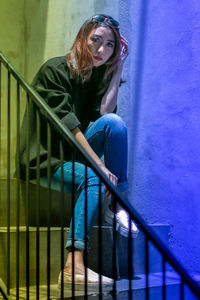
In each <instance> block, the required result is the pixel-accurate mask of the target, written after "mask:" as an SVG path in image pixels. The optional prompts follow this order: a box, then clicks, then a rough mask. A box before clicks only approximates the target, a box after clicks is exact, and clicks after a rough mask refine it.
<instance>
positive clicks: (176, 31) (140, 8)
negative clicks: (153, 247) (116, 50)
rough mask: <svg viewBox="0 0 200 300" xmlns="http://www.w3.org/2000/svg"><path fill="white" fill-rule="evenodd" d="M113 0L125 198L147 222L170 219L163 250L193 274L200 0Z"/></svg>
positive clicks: (199, 148)
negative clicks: (125, 149) (124, 131)
mask: <svg viewBox="0 0 200 300" xmlns="http://www.w3.org/2000/svg"><path fill="white" fill-rule="evenodd" d="M120 2H121V3H120V5H121V13H120V17H119V19H120V23H121V28H122V32H123V33H124V35H125V36H126V37H127V38H128V40H129V44H130V56H129V58H128V60H127V63H126V66H125V70H124V77H125V79H127V83H128V87H127V86H124V87H122V88H121V90H120V95H119V102H120V103H119V110H118V111H119V114H120V115H122V117H123V118H124V119H125V121H126V122H127V125H128V128H129V182H130V186H131V199H132V200H131V201H132V203H133V205H134V206H135V208H136V209H137V210H138V211H139V212H140V213H142V216H143V217H144V218H145V220H146V221H147V222H148V223H153V224H169V225H170V236H169V245H170V248H171V249H172V251H173V252H174V253H175V255H176V256H177V258H178V259H179V260H180V261H181V262H182V263H183V265H184V266H185V267H186V268H187V269H188V270H189V271H191V272H196V271H199V272H200V2H199V1H197V0H182V1H181V0H167V1H163V0H156V1H153V0H152V1H151V0H149V1H139V0H138V1H137V0H135V1H122V0H121V1H120ZM127 4H128V5H127ZM124 16H126V18H125V17H124ZM131 28H132V30H131ZM131 108H132V109H131Z"/></svg>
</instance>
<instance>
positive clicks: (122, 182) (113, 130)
mask: <svg viewBox="0 0 200 300" xmlns="http://www.w3.org/2000/svg"><path fill="white" fill-rule="evenodd" d="M85 137H86V139H87V140H88V142H89V144H90V146H91V147H92V148H93V150H94V151H95V152H96V154H97V155H98V156H99V157H101V156H102V155H104V160H105V165H106V167H107V168H108V169H109V170H110V171H111V172H112V173H113V174H114V175H116V176H117V177H118V188H119V190H120V191H121V192H122V194H123V195H124V196H125V198H127V194H128V182H127V151H128V149H127V148H128V147H127V128H126V125H125V123H124V122H123V120H122V119H121V118H120V117H119V116H117V115H116V114H113V113H110V114H106V115H104V116H102V117H101V118H99V119H98V120H97V121H95V122H94V123H93V124H92V125H91V126H90V127H89V128H88V129H87V130H86V132H85ZM116 208H117V213H116V229H117V230H118V231H119V232H120V233H121V234H122V235H123V236H126V237H127V236H128V235H129V225H128V224H129V221H128V220H129V216H128V214H127V213H126V212H125V211H124V210H122V207H121V206H120V205H119V204H117V205H116ZM113 219H114V202H113V200H112V201H111V204H110V205H109V203H108V209H107V210H106V212H105V220H106V221H107V222H108V223H109V224H113ZM131 232H132V235H133V237H136V236H137V234H138V232H139V231H138V228H137V226H136V225H135V224H134V222H133V221H132V225H131Z"/></svg>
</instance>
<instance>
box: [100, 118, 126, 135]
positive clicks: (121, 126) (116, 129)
mask: <svg viewBox="0 0 200 300" xmlns="http://www.w3.org/2000/svg"><path fill="white" fill-rule="evenodd" d="M103 117H104V118H105V121H106V125H107V127H109V128H110V129H111V130H112V132H113V133H120V134H123V133H124V134H126V133H127V127H126V124H125V122H124V121H123V119H122V118H121V117H120V116H118V115H116V114H114V113H109V114H106V115H104V116H103Z"/></svg>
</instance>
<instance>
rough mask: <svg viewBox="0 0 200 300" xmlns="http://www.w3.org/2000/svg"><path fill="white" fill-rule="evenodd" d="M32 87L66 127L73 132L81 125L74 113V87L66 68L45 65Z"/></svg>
mask: <svg viewBox="0 0 200 300" xmlns="http://www.w3.org/2000/svg"><path fill="white" fill-rule="evenodd" d="M32 86H33V87H34V88H35V90H36V91H37V92H38V94H39V95H40V96H41V97H42V98H43V99H44V100H45V101H46V103H47V104H48V105H49V106H50V108H51V109H52V110H53V112H54V113H55V114H56V115H57V116H58V117H59V118H60V119H61V121H62V122H63V124H64V125H65V126H66V127H68V128H69V129H70V130H73V129H74V128H76V127H78V126H79V125H80V121H79V120H78V118H77V117H76V115H75V113H74V112H73V100H72V97H71V94H72V87H71V84H70V80H69V72H68V71H67V69H65V68H64V66H62V68H57V67H55V66H54V65H48V64H45V65H44V66H43V67H42V68H41V69H40V71H39V72H38V74H37V75H36V77H35V78H34V80H33V82H32Z"/></svg>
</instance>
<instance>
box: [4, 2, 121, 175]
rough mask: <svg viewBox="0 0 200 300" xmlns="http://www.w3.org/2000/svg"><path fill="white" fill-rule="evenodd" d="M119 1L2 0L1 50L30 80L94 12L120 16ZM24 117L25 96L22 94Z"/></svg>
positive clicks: (61, 51)
mask: <svg viewBox="0 0 200 300" xmlns="http://www.w3.org/2000/svg"><path fill="white" fill-rule="evenodd" d="M118 6H119V3H118V1H106V0H103V1H88V0H56V1H55V0H18V1H16V0H0V51H2V52H3V54H4V55H5V56H6V57H7V59H8V60H9V61H10V62H11V63H12V65H13V66H14V67H15V69H16V70H17V71H18V72H19V73H20V74H21V75H22V76H23V77H24V78H25V79H26V80H27V81H28V82H29V83H30V82H31V80H32V79H33V77H34V74H35V73H36V72H37V70H38V69H39V67H40V66H41V64H42V63H43V62H44V61H46V60H47V59H49V58H51V57H54V56H59V55H65V54H66V52H67V51H68V50H69V49H70V47H71V45H72V43H73V41H74V38H75V36H76V34H77V32H78V30H79V28H80V26H81V25H82V24H83V22H84V21H85V20H86V19H87V18H88V17H90V16H91V15H93V14H96V13H107V14H111V15H112V16H114V17H116V18H117V17H118V11H119V8H118ZM2 77H3V79H2V91H1V133H0V134H1V148H0V156H1V159H0V162H1V165H0V176H1V177H7V154H8V151H7V128H8V125H7V88H6V87H7V80H6V78H7V74H6V70H5V68H3V70H2ZM11 91H12V92H11V116H12V120H11V146H10V148H11V176H12V175H13V173H14V169H15V166H14V157H15V148H16V147H15V140H16V84H15V82H14V81H12V85H11ZM21 98H22V105H21V108H20V110H21V118H22V116H23V113H24V108H25V100H24V98H25V95H24V93H22V94H21Z"/></svg>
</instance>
